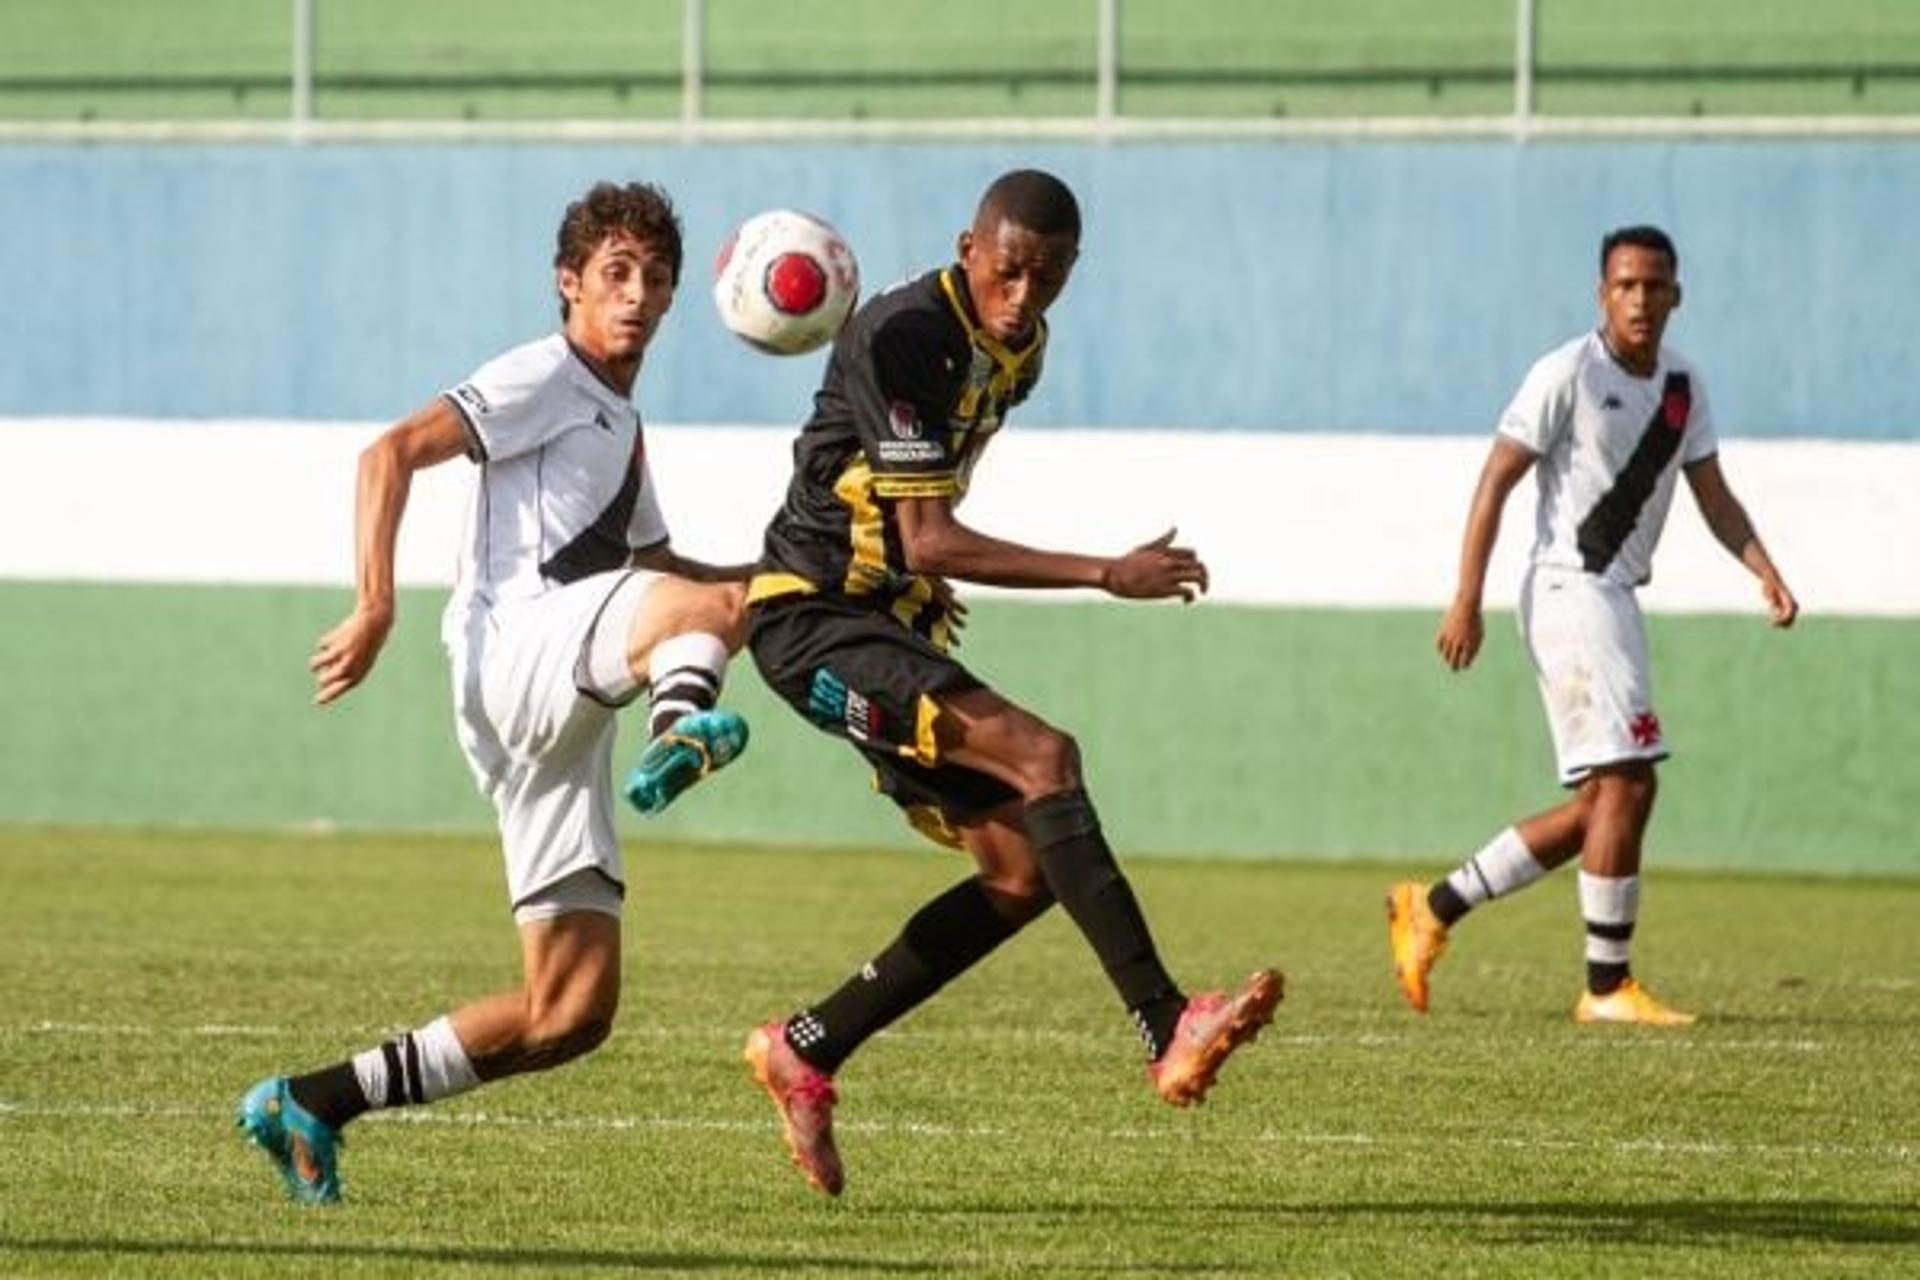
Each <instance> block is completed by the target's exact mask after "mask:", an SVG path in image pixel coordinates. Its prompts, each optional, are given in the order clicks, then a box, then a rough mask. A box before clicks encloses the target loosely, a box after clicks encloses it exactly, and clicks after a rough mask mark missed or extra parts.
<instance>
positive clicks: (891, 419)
mask: <svg viewBox="0 0 1920 1280" xmlns="http://www.w3.org/2000/svg"><path fill="white" fill-rule="evenodd" d="M887 429H888V430H889V431H891V432H893V434H894V435H896V436H898V437H899V438H900V439H902V440H918V439H919V438H920V436H921V433H922V431H923V428H922V427H921V425H920V413H919V410H917V409H915V408H914V407H913V406H912V405H911V404H909V403H908V402H907V401H905V400H895V401H894V402H893V403H892V404H890V405H888V406H887Z"/></svg>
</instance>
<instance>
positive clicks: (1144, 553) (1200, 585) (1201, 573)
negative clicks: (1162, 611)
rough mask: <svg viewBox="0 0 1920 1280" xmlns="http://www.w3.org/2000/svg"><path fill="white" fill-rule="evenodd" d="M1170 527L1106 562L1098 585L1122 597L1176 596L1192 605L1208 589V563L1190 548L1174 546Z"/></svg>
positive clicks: (1151, 598) (1152, 597)
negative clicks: (1149, 540) (1146, 541)
mask: <svg viewBox="0 0 1920 1280" xmlns="http://www.w3.org/2000/svg"><path fill="white" fill-rule="evenodd" d="M1174 532H1175V531H1174V530H1172V529H1169V530H1167V531H1166V532H1165V533H1163V534H1161V535H1160V536H1159V537H1157V538H1155V539H1154V540H1153V541H1152V542H1148V543H1145V544H1143V545H1141V546H1138V547H1135V548H1134V549H1133V550H1131V551H1129V552H1127V554H1125V555H1123V556H1121V557H1120V558H1119V559H1117V560H1113V561H1111V562H1109V563H1108V565H1107V570H1106V572H1105V573H1104V574H1102V575H1101V578H1100V585H1101V587H1102V588H1103V589H1105V590H1106V592H1107V593H1108V594H1109V595H1116V596H1119V597H1120V598H1121V599H1123V600H1167V599H1172V598H1174V597H1176V596H1177V597H1179V599H1181V600H1182V601H1184V602H1186V603H1187V604H1192V603H1193V601H1194V597H1195V596H1198V595H1203V594H1205V592H1206V590H1207V566H1206V565H1204V564H1202V563H1200V557H1199V555H1197V554H1196V553H1195V552H1194V550H1193V548H1192V547H1176V546H1174V545H1173V535H1174Z"/></svg>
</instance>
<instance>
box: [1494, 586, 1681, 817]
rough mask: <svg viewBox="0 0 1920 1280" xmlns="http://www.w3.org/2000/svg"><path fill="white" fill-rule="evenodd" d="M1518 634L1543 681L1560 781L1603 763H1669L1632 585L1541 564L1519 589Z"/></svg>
mask: <svg viewBox="0 0 1920 1280" xmlns="http://www.w3.org/2000/svg"><path fill="white" fill-rule="evenodd" d="M1520 634H1521V635H1522V636H1523V637H1524V638H1525V640H1526V642H1527V652H1528V654H1529V655H1531V657H1532V658H1533V669H1534V672H1535V674H1536V675H1538V676H1539V679H1540V698H1541V700H1542V701H1543V702H1545V703H1546V707H1547V726H1548V728H1549V729H1550V730H1551V731H1552V733H1553V751H1554V755H1555V756H1556V757H1557V758H1558V761H1559V766H1560V781H1561V782H1562V783H1563V784H1565V785H1567V786H1572V785H1574V784H1575V783H1578V782H1580V781H1581V780H1582V779H1584V778H1585V777H1586V776H1587V774H1589V773H1591V772H1592V771H1593V770H1594V769H1596V768H1598V767H1600V766H1601V765H1607V764H1618V763H1620V762H1622V761H1626V760H1664V759H1666V758H1667V744H1666V739H1665V738H1664V736H1663V735H1662V734H1661V731H1660V717H1659V716H1657V715H1655V714H1654V710H1653V667H1652V663H1651V662H1650V661H1649V659H1648V656H1647V625H1646V622H1645V620H1643V619H1642V618H1641V616H1640V602H1639V601H1638V600H1637V599H1636V598H1635V595H1634V591H1633V588H1631V587H1623V586H1620V585H1619V584H1617V583H1613V582H1609V581H1607V580H1606V579H1605V578H1601V577H1599V576H1597V575H1595V574H1591V573H1584V572H1582V571H1580V570H1578V569H1559V568H1553V567H1550V566H1545V565H1536V566H1534V567H1533V568H1532V569H1529V570H1528V571H1527V575H1526V578H1525V580H1524V581H1523V582H1522V583H1521V586H1520Z"/></svg>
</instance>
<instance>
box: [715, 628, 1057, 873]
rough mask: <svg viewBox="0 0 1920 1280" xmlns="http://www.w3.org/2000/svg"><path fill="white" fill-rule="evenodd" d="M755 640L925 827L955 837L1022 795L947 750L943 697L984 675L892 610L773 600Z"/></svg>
mask: <svg viewBox="0 0 1920 1280" xmlns="http://www.w3.org/2000/svg"><path fill="white" fill-rule="evenodd" d="M747 647H748V648H750V649H751V650H752V651H753V660H754V663H755V664H756V665H757V666H758V667H759V668H760V675H761V678H762V679H764V680H765V681H766V682H767V684H768V685H770V686H771V687H772V688H773V690H774V692H776V693H778V694H779V695H780V696H781V697H782V698H784V699H785V700H786V702H787V704H788V705H789V706H791V707H792V708H793V709H794V710H795V711H798V712H799V713H800V714H801V715H803V716H805V717H806V718H807V719H808V720H810V721H812V722H813V724H814V725H815V726H817V727H818V728H820V729H821V730H823V731H825V732H827V733H830V734H833V735H834V736H836V737H840V738H845V739H846V740H847V741H848V742H850V743H851V744H853V746H854V748H855V749H856V750H858V751H859V752H860V754H862V755H864V756H865V757H866V758H867V759H868V760H869V761H871V762H872V764H873V767H874V771H875V772H876V773H877V774H878V775H879V776H878V785H879V788H880V791H881V792H882V793H883V794H884V795H886V796H888V797H890V798H891V799H892V800H893V802H894V803H895V804H897V805H899V806H900V807H901V808H902V809H904V810H906V812H907V818H908V820H909V821H910V822H912V823H913V825H914V826H915V828H917V829H918V830H919V831H921V832H922V833H923V834H925V835H928V836H930V837H931V838H933V839H935V840H938V841H940V842H941V843H943V844H956V843H957V842H958V837H957V834H956V833H955V832H954V831H953V827H954V826H955V825H957V824H958V823H960V822H963V821H965V820H967V819H969V818H974V817H978V816H980V815H982V814H985V813H988V812H990V811H991V810H994V809H998V808H1000V807H1001V806H1002V805H1005V804H1007V803H1008V802H1009V801H1013V800H1017V799H1019V798H1020V793H1019V792H1017V791H1015V790H1014V789H1013V788H1012V787H1010V786H1008V785H1007V784H1006V783H1004V782H1002V781H1000V780H999V779H998V778H995V777H992V776H991V775H989V774H985V773H981V772H980V771H979V770H977V769H969V768H967V767H966V766H964V765H957V764H950V763H947V762H945V761H943V760H942V759H941V758H940V746H939V743H938V742H937V741H936V739H935V735H934V718H935V715H936V714H937V712H938V706H937V704H936V702H935V699H936V698H938V697H939V695H941V694H951V693H963V692H965V691H966V690H968V689H978V688H981V687H982V681H981V680H980V679H979V678H978V677H976V676H975V675H974V674H973V673H972V672H971V671H968V670H967V669H966V668H965V667H963V666H961V665H960V664H959V663H958V662H955V661H954V660H953V659H952V658H950V657H948V656H947V655H946V654H945V653H943V652H941V650H940V649H939V648H937V647H936V646H935V645H934V644H933V643H932V642H931V641H929V640H927V639H926V638H925V637H923V636H921V635H919V634H918V633H916V632H914V631H910V630H908V629H907V628H906V627H903V626H901V625H900V624H899V623H898V622H895V621H894V620H893V618H892V617H890V616H889V615H887V614H884V613H879V612H876V611H875V610H873V609H872V608H869V607H866V606H863V605H860V604H856V603H853V602H850V601H847V600H842V599H839V598H837V597H834V596H818V595H806V596H787V597H783V598H781V599H777V600H769V601H767V602H766V603H764V604H758V605H755V606H754V608H753V613H752V618H751V622H750V625H749V629H748V632H747Z"/></svg>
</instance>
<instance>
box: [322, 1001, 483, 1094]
mask: <svg viewBox="0 0 1920 1280" xmlns="http://www.w3.org/2000/svg"><path fill="white" fill-rule="evenodd" d="M353 1074H354V1077H355V1078H356V1079H358V1080H359V1082H360V1091H361V1092H362V1093H364V1094H366V1096H367V1106H368V1109H370V1110H378V1109H379V1108H381V1107H401V1106H418V1105H419V1104H421V1103H425V1102H438V1101H439V1100H440V1099H442V1098H450V1097H452V1096H453V1095H455V1094H457V1093H465V1092H466V1091H467V1090H469V1089H471V1088H473V1087H474V1086H475V1085H477V1084H479V1083H480V1077H479V1076H477V1075H475V1074H474V1071H473V1064H472V1063H471V1062H469V1061H468V1060H467V1051H466V1048H465V1047H464V1046H463V1045H461V1043H460V1037H459V1036H457V1035H455V1034H454V1032H453V1022H452V1020H451V1019H449V1018H446V1017H439V1018H435V1019H434V1020H433V1021H432V1022H429V1023H428V1024H427V1025H426V1026H424V1027H421V1028H420V1029H419V1030H418V1031H409V1032H408V1033H407V1034H406V1035H403V1036H396V1037H394V1038H393V1039H392V1040H389V1041H387V1042H386V1043H385V1044H382V1045H380V1046H379V1047H377V1048H373V1049H369V1050H367V1051H366V1052H365V1053H361V1054H355V1055H354V1059H353Z"/></svg>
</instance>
